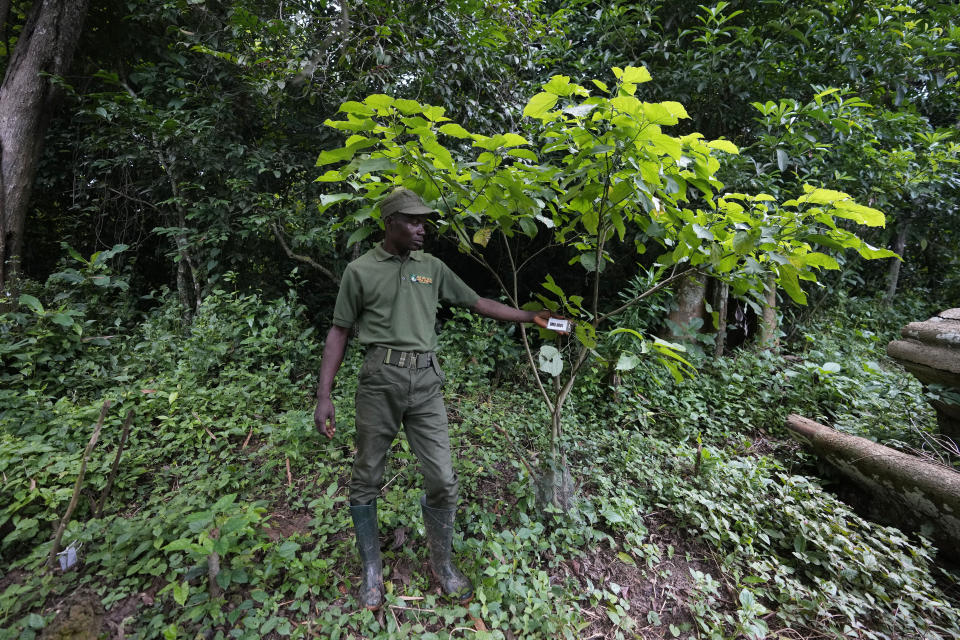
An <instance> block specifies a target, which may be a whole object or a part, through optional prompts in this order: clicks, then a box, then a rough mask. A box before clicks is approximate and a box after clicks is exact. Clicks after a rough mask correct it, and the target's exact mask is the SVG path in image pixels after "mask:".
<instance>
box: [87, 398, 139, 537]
mask: <svg viewBox="0 0 960 640" xmlns="http://www.w3.org/2000/svg"><path fill="white" fill-rule="evenodd" d="M132 423H133V409H130V410H129V411H127V419H126V420H124V422H123V433H122V434H121V436H120V444H119V445H117V455H116V456H114V458H113V466H112V467H111V468H110V476H109V477H108V478H107V485H106V486H105V487H104V488H103V492H102V493H101V494H100V502H98V503H97V513H96V515H95V516H94V517H96V518H100V517H102V516H103V505H105V504H106V503H107V497H109V495H110V491H111V490H112V489H113V481H114V480H115V479H116V477H117V469H118V468H119V467H120V456H122V455H123V447H124V445H126V444H127V437H128V436H129V435H130V425H131V424H132Z"/></svg>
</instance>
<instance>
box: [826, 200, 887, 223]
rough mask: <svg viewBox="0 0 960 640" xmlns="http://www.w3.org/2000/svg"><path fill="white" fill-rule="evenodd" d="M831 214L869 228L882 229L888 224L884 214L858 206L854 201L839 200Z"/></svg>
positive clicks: (870, 208)
mask: <svg viewBox="0 0 960 640" xmlns="http://www.w3.org/2000/svg"><path fill="white" fill-rule="evenodd" d="M831 213H832V214H833V215H835V216H837V217H838V218H846V219H847V220H853V221H854V222H859V223H860V224H865V225H867V226H868V227H882V226H884V224H886V219H885V218H884V215H883V212H882V211H880V210H879V209H874V208H872V207H867V206H864V205H862V204H857V203H856V202H854V201H853V200H838V201H837V202H834V203H833V211H831Z"/></svg>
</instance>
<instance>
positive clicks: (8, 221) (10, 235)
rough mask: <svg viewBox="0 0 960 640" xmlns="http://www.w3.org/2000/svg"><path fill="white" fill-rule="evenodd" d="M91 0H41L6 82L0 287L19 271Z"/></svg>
mask: <svg viewBox="0 0 960 640" xmlns="http://www.w3.org/2000/svg"><path fill="white" fill-rule="evenodd" d="M88 5H89V0H35V1H34V3H33V6H32V7H31V8H30V13H29V15H28V16H27V21H26V23H25V24H24V26H23V31H21V33H20V36H19V38H18V39H17V44H16V48H15V49H14V51H13V55H12V56H11V58H10V62H9V64H8V65H7V72H6V75H5V76H4V78H3V85H2V86H0V181H2V182H0V287H3V286H4V283H6V282H7V281H8V280H10V279H11V277H13V276H15V275H16V273H17V271H18V270H19V262H20V259H21V256H22V254H23V233H24V226H25V222H26V217H27V209H28V206H29V203H30V192H31V190H32V188H33V180H34V175H35V173H36V167H37V161H38V160H39V158H40V152H41V150H42V148H43V137H44V133H45V131H46V128H47V123H48V121H49V116H50V112H51V110H52V108H53V106H54V104H55V103H56V101H57V99H58V98H59V94H60V93H61V92H60V91H58V90H57V87H56V85H55V84H54V83H53V82H51V80H50V78H48V77H46V74H53V75H63V74H64V73H66V72H67V70H68V69H69V67H70V61H71V59H72V58H73V51H74V49H75V48H76V46H77V40H79V38H80V32H81V30H82V27H83V20H84V17H85V16H86V13H87V6H88Z"/></svg>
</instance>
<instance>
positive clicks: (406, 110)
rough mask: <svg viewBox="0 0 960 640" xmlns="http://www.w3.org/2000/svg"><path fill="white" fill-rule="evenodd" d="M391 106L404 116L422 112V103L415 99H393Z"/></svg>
mask: <svg viewBox="0 0 960 640" xmlns="http://www.w3.org/2000/svg"><path fill="white" fill-rule="evenodd" d="M393 108H394V109H396V110H397V111H399V112H400V113H402V114H403V115H405V116H412V115H413V114H415V113H423V105H421V104H420V103H419V102H417V101H416V100H407V99H405V98H400V99H397V100H394V101H393Z"/></svg>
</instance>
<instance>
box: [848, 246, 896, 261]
mask: <svg viewBox="0 0 960 640" xmlns="http://www.w3.org/2000/svg"><path fill="white" fill-rule="evenodd" d="M856 249H857V253H859V254H860V255H861V256H863V257H864V258H866V259H867V260H876V259H878V258H899V257H900V256H898V255H897V254H896V253H894V252H893V251H890V249H878V248H877V247H874V246H873V245H869V244H867V243H866V242H863V243H861V244H860V245H859V246H858V247H856Z"/></svg>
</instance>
